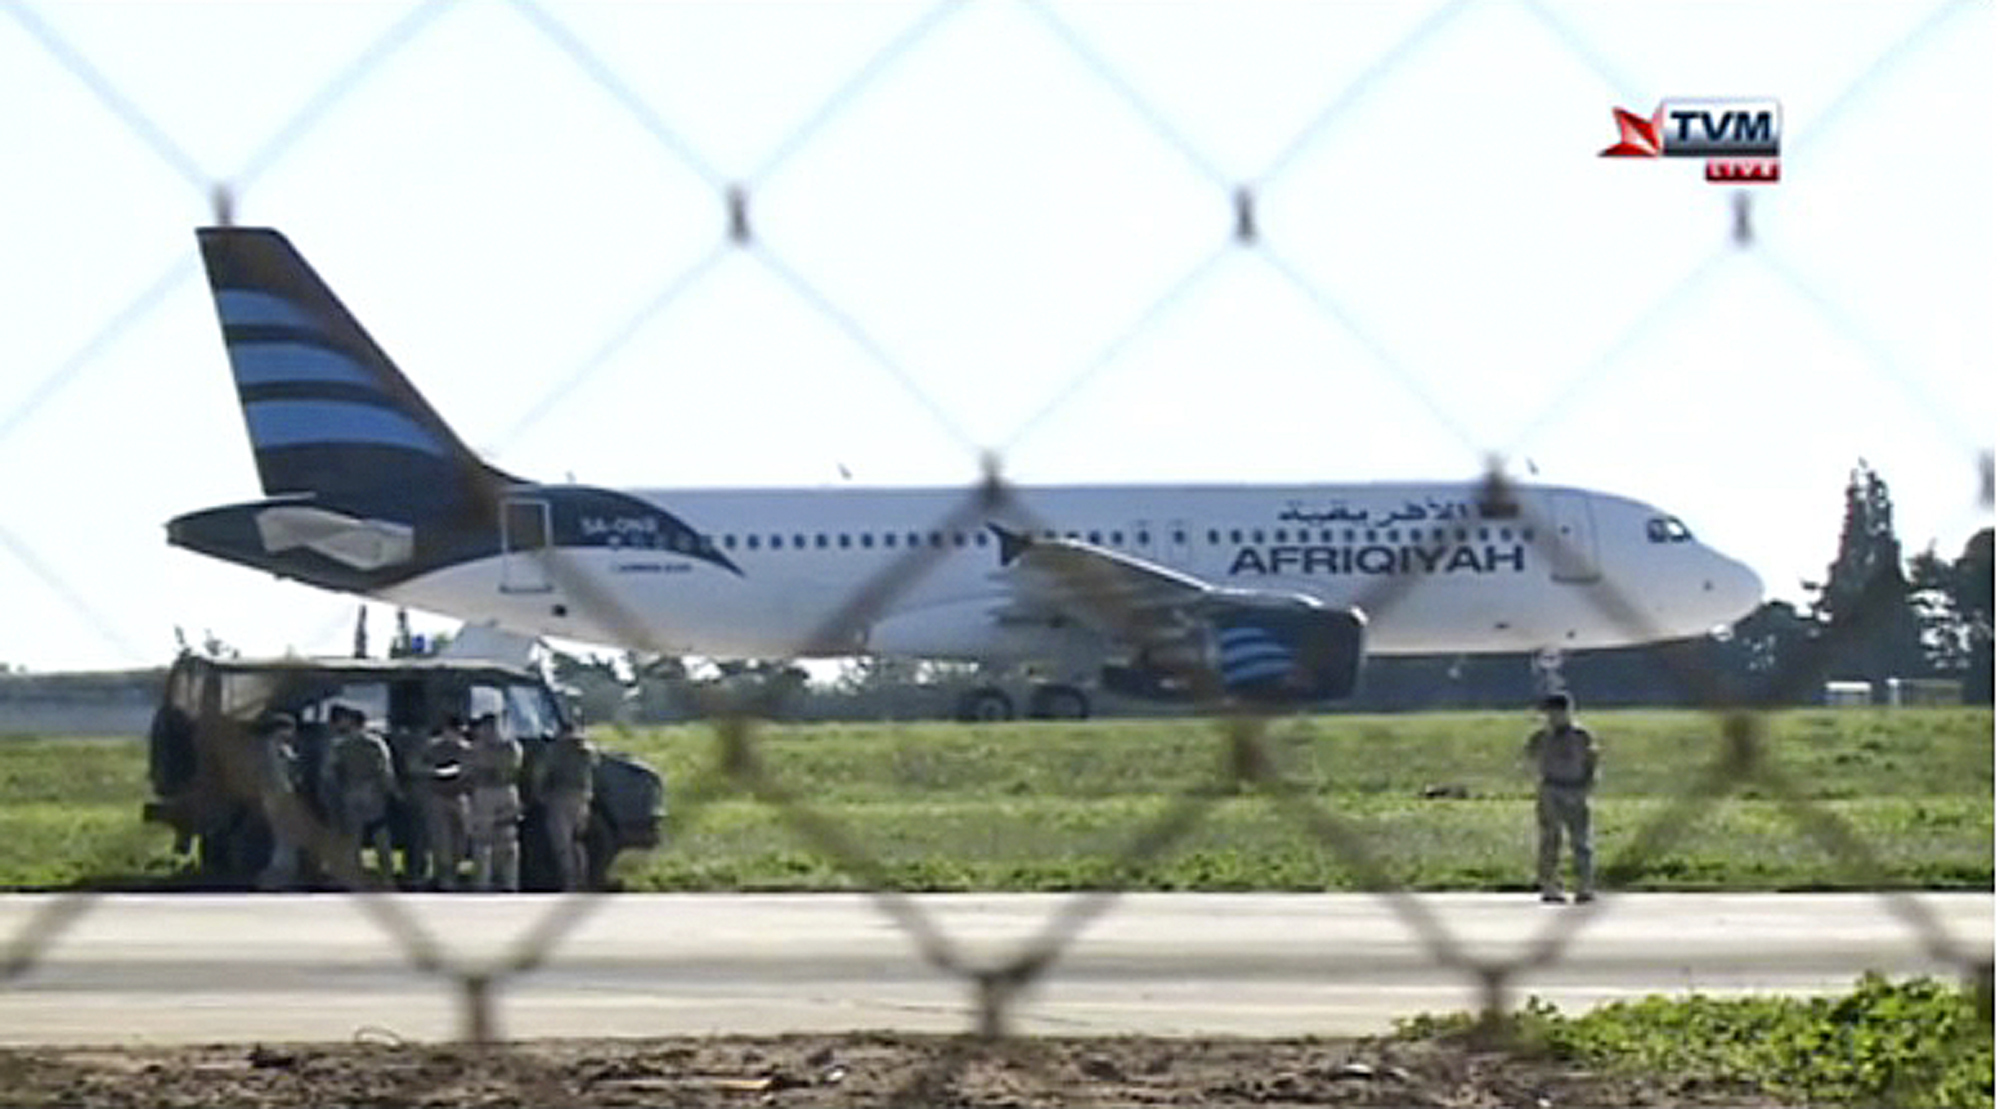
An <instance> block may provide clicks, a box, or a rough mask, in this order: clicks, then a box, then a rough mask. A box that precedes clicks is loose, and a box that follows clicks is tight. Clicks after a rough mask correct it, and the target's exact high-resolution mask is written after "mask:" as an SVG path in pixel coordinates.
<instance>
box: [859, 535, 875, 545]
mask: <svg viewBox="0 0 2000 1109" xmlns="http://www.w3.org/2000/svg"><path fill="white" fill-rule="evenodd" d="M861 545H862V546H864V547H870V548H872V547H874V546H875V536H873V535H872V534H870V533H868V532H865V531H864V532H862V533H861Z"/></svg>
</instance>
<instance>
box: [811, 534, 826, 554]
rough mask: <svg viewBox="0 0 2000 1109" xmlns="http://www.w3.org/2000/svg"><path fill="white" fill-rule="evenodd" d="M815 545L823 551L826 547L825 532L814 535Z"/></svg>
mask: <svg viewBox="0 0 2000 1109" xmlns="http://www.w3.org/2000/svg"><path fill="white" fill-rule="evenodd" d="M813 546H815V547H818V548H819V549H820V550H822V551H823V550H825V549H826V533H825V532H820V533H819V534H818V535H815V536H813Z"/></svg>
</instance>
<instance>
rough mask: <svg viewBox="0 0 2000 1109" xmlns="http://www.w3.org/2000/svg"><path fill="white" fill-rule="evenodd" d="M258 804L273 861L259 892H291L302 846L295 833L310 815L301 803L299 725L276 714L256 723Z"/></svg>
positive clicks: (261, 879)
mask: <svg viewBox="0 0 2000 1109" xmlns="http://www.w3.org/2000/svg"><path fill="white" fill-rule="evenodd" d="M256 735H257V760H258V762H257V771H258V777H257V801H258V804H259V806H260V807H261V808H262V809H263V810H264V823H265V824H267V825H269V826H270V828H271V857H270V859H269V860H268V861H267V862H265V864H264V869H262V870H261V871H259V872H258V873H257V888H258V889H263V890H285V889H291V888H292V887H293V886H295V885H297V884H298V881H299V845H298V841H297V840H295V839H294V838H293V832H294V831H296V830H298V828H299V825H300V824H301V823H302V822H303V821H304V820H305V819H306V817H307V813H306V810H305V808H304V806H302V805H301V804H300V803H299V799H298V785H299V783H298V773H299V753H298V748H297V747H296V746H295V740H296V739H297V737H298V724H297V722H296V721H294V720H293V719H292V718H291V717H290V716H289V715H287V714H285V713H282V712H275V713H272V714H270V715H269V716H266V717H264V718H263V719H262V720H259V721H258V722H257V728H256Z"/></svg>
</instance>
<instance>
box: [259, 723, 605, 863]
mask: <svg viewBox="0 0 2000 1109" xmlns="http://www.w3.org/2000/svg"><path fill="white" fill-rule="evenodd" d="M256 730H257V735H258V738H259V740H260V746H261V752H262V756H263V766H262V770H261V773H260V775H259V777H260V781H259V787H260V788H259V794H260V798H261V801H262V805H263V810H264V816H265V819H266V822H267V823H268V824H269V825H270V827H271V830H272V837H271V838H272V846H271V856H270V860H269V862H268V863H267V864H266V866H265V867H264V869H263V872H262V873H261V874H260V876H259V878H258V884H259V886H261V887H262V888H265V889H290V888H295V887H296V886H297V885H298V884H299V882H300V880H301V865H300V864H301V861H302V859H301V855H302V849H303V848H304V847H305V846H306V845H307V844H312V845H313V846H314V848H315V850H316V852H317V853H318V854H319V855H320V856H321V858H320V861H321V863H322V865H323V867H324V868H325V869H326V870H328V871H330V872H331V873H333V874H334V875H335V876H336V877H341V876H342V875H343V872H346V874H347V876H349V877H351V878H354V879H359V880H362V881H371V882H380V883H381V884H383V885H400V886H402V887H404V888H416V889H422V888H432V889H439V890H459V889H463V888H468V887H469V888H471V889H474V890H486V891H515V890H519V889H520V888H521V826H522V818H523V816H525V815H526V809H527V807H528V806H533V807H535V808H537V809H539V814H538V815H539V816H540V821H539V823H540V826H541V828H542V830H543V832H544V834H545V835H546V836H547V837H548V839H549V847H550V851H551V854H552V856H553V860H554V864H555V874H556V878H557V881H558V882H559V884H560V886H561V888H563V889H565V890H574V889H581V888H583V885H584V883H585V881H586V880H587V875H588V873H589V870H588V865H587V859H586V856H585V851H584V845H583V832H584V828H585V826H586V823H587V821H588V819H589V814H590V801H591V779H592V775H593V772H594V771H595V768H596V763H597V752H596V749H595V748H594V747H593V746H592V745H591V744H590V742H589V740H587V739H585V738H584V737H583V735H582V734H581V733H580V732H578V731H577V730H575V729H574V728H571V727H567V726H566V727H564V728H563V730H562V731H561V733H559V734H558V735H557V736H556V737H555V738H554V739H552V740H550V741H549V742H548V743H547V744H545V745H542V746H541V748H540V750H539V751H537V752H536V753H535V757H533V758H532V759H526V760H525V765H524V758H523V750H522V746H521V744H520V742H519V741H517V740H515V739H513V738H511V737H509V736H507V735H505V734H503V733H502V732H501V730H500V724H499V720H498V719H497V718H496V717H495V716H494V715H493V714H491V713H488V714H486V715H483V716H479V717H477V718H475V719H474V720H473V721H472V722H471V723H470V725H469V726H468V725H466V724H465V723H464V722H462V721H461V720H459V719H458V718H456V717H454V718H451V719H449V720H446V721H444V722H443V723H442V724H441V725H439V727H438V728H437V729H436V730H434V731H433V732H432V733H431V734H430V735H428V736H423V735H421V734H420V733H399V734H398V738H399V739H401V740H403V741H404V742H403V743H401V744H392V743H391V742H390V741H389V740H387V739H384V738H383V737H382V735H381V734H380V733H379V732H376V731H373V730H371V729H369V728H368V727H367V718H366V717H365V716H364V715H363V714H362V712H361V711H360V710H359V709H356V708H354V707H352V706H350V705H341V704H336V705H333V706H332V707H330V708H329V709H328V711H327V713H326V730H325V734H324V736H323V737H314V739H311V740H309V739H306V738H305V737H303V736H302V733H301V730H300V728H299V725H298V722H297V721H296V720H294V719H293V718H292V717H291V716H290V715H288V714H285V713H272V714H269V715H267V716H265V717H264V718H263V719H262V720H261V721H259V724H258V727H257V729H256ZM524 793H525V800H526V804H524ZM398 830H400V831H401V833H402V835H401V837H400V838H401V841H402V844H403V855H402V866H401V868H400V870H399V869H398V867H397V855H396V850H395V847H396V840H397V838H398V837H396V836H395V835H393V834H392V833H393V832H395V831H398ZM322 832H323V833H324V834H319V833H322ZM364 848H365V849H371V850H372V851H373V853H374V860H373V862H374V866H373V868H372V869H371V868H370V867H369V866H368V859H367V858H366V857H365V856H364V854H363V851H364ZM468 869H469V870H470V874H469V875H468V874H467V873H466V871H467V870H468Z"/></svg>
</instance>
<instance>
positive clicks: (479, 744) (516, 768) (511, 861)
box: [465, 713, 521, 892]
mask: <svg viewBox="0 0 2000 1109" xmlns="http://www.w3.org/2000/svg"><path fill="white" fill-rule="evenodd" d="M465 765H466V770H467V772H468V774H469V776H470V777H471V779H472V782H471V795H470V798H469V801H470V809H471V811H470V820H469V824H468V830H469V831H470V833H471V840H472V872H473V887H474V888H475V889H480V890H492V889H500V890H505V891H508V892H512V891H515V890H518V889H520V888H521V836H520V829H519V827H518V822H519V821H520V819H521V795H520V791H519V790H518V789H517V788H516V783H517V782H518V781H519V780H520V775H521V745H520V744H519V743H516V742H515V741H514V740H512V739H509V738H507V737H505V736H503V735H501V734H500V722H499V721H498V720H497V719H495V718H494V716H493V714H492V713H487V714H486V715H484V716H481V717H480V718H479V719H477V720H474V721H473V722H472V750H471V752H470V753H469V754H468V756H467V761H466V764H465Z"/></svg>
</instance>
